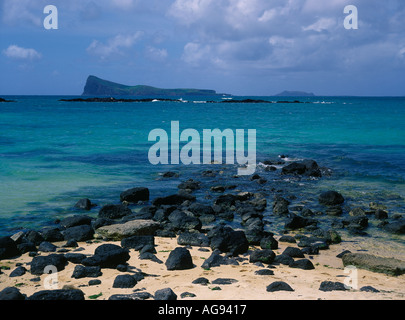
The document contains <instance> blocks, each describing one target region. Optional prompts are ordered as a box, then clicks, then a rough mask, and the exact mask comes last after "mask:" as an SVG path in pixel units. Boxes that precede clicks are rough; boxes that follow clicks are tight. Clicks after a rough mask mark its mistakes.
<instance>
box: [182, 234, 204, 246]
mask: <svg viewBox="0 0 405 320" xmlns="http://www.w3.org/2000/svg"><path fill="white" fill-rule="evenodd" d="M177 243H178V244H179V245H181V246H187V245H189V246H195V247H209V245H210V239H209V238H208V237H207V236H206V235H205V234H203V233H199V232H193V233H190V232H182V233H180V235H179V237H178V238H177Z"/></svg>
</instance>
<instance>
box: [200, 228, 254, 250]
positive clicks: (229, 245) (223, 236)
mask: <svg viewBox="0 0 405 320" xmlns="http://www.w3.org/2000/svg"><path fill="white" fill-rule="evenodd" d="M207 236H208V238H210V240H211V249H212V250H215V249H218V250H220V251H222V252H226V253H230V254H231V255H233V256H237V255H239V254H243V253H246V252H247V251H248V249H249V242H248V240H247V238H246V235H245V233H244V232H243V231H235V230H233V229H232V228H231V227H229V226H223V225H220V226H217V227H215V228H213V229H212V230H210V231H209V232H208V234H207Z"/></svg>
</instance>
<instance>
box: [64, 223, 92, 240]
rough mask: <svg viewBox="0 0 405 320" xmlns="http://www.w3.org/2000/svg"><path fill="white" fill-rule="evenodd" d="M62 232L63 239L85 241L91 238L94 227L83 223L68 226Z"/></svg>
mask: <svg viewBox="0 0 405 320" xmlns="http://www.w3.org/2000/svg"><path fill="white" fill-rule="evenodd" d="M62 234H63V237H64V239H65V240H75V241H87V240H91V239H93V236H94V229H93V228H92V227H91V226H89V225H87V224H83V225H80V226H76V227H71V228H68V229H66V230H64V231H63V232H62Z"/></svg>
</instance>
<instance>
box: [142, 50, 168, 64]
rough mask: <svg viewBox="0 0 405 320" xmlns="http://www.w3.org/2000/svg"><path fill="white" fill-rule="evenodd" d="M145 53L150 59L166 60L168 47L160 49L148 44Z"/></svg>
mask: <svg viewBox="0 0 405 320" xmlns="http://www.w3.org/2000/svg"><path fill="white" fill-rule="evenodd" d="M145 55H146V57H147V58H148V59H150V60H153V61H159V62H161V61H164V60H166V58H167V56H168V53H167V50H166V49H159V48H155V47H152V46H147V47H146V49H145Z"/></svg>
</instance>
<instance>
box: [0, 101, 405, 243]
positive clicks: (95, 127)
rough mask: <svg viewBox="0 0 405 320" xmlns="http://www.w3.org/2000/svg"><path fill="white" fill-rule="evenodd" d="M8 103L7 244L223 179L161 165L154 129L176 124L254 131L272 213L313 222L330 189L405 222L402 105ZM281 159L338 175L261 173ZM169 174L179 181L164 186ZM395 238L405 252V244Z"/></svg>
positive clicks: (3, 179)
mask: <svg viewBox="0 0 405 320" xmlns="http://www.w3.org/2000/svg"><path fill="white" fill-rule="evenodd" d="M3 98H5V99H10V100H14V101H15V102H10V103H0V186H1V187H0V189H1V192H0V204H1V206H0V236H4V235H11V234H13V233H15V232H17V231H19V230H22V229H38V228H41V227H43V226H44V225H51V224H53V223H54V221H55V220H56V219H62V218H63V217H66V216H68V215H71V214H75V213H77V211H76V210H75V209H74V208H73V206H74V204H75V203H76V202H77V201H78V200H79V199H81V198H89V199H91V200H92V201H93V202H95V203H97V205H98V207H101V206H102V205H104V204H107V203H118V202H119V195H120V193H121V192H122V191H124V190H126V189H128V188H132V187H135V186H146V187H149V188H150V189H151V198H152V199H153V198H155V197H158V196H162V195H168V194H170V193H171V192H176V190H177V184H178V183H179V181H184V180H186V179H188V178H190V177H191V178H192V177H194V175H195V172H198V171H202V170H206V169H207V167H209V168H211V167H212V168H217V167H221V165H208V166H207V165H189V166H186V165H152V164H151V163H150V162H149V160H148V150H149V149H150V148H151V146H152V145H153V144H154V142H151V141H148V135H149V133H150V132H151V131H152V130H154V129H157V128H160V129H163V130H166V131H167V132H170V125H171V122H172V121H178V122H179V126H180V131H182V130H184V129H188V128H192V129H195V130H197V131H198V132H203V130H204V129H216V128H218V129H220V130H225V129H231V130H237V129H244V130H245V131H246V132H247V130H248V129H255V130H256V149H257V163H258V164H259V165H258V167H257V170H256V173H258V174H259V175H262V174H267V176H266V179H268V182H267V183H266V184H265V185H263V186H261V188H262V190H264V191H267V192H269V199H268V203H269V205H268V209H267V210H269V211H271V201H272V198H271V195H272V193H271V190H273V192H274V189H282V190H283V191H284V192H286V193H289V194H294V197H293V198H294V199H295V200H294V201H293V204H292V205H293V206H294V205H302V204H305V205H307V206H312V208H313V209H314V210H316V209H317V207H316V206H317V201H316V199H317V196H318V195H319V193H320V192H322V191H326V190H331V189H332V190H336V191H339V192H341V193H342V194H343V195H344V197H345V199H346V205H347V206H352V207H363V208H365V209H367V208H368V207H369V203H370V202H378V203H382V204H384V205H385V206H386V207H387V211H388V213H389V215H390V216H392V215H394V214H404V213H405V200H404V199H405V130H404V123H405V98H401V97H305V98H303V97H297V98H294V97H292V98H291V97H289V98H285V97H282V98H280V97H233V99H235V100H242V99H248V98H251V99H264V100H268V101H278V100H288V101H294V100H299V101H301V102H305V103H271V104H268V103H206V101H208V100H214V101H217V102H221V101H223V100H222V99H221V97H217V96H216V97H208V98H207V97H183V98H184V100H186V101H183V102H174V101H156V102H134V103H89V102H66V101H59V100H60V99H62V98H67V99H71V98H74V97H65V96H64V97H62V96H7V97H3ZM280 155H284V156H285V157H286V159H287V160H288V161H294V160H300V159H313V160H315V161H316V162H317V163H318V164H319V166H321V167H325V168H329V169H330V171H331V174H330V175H328V176H324V177H322V178H320V179H296V178H294V177H286V176H281V175H280V173H279V171H280V170H278V171H276V172H272V173H267V172H266V173H264V172H265V171H264V170H263V169H264V166H262V165H261V163H262V162H263V161H265V160H274V159H279V156H280ZM169 170H174V171H179V172H181V173H182V174H181V175H180V177H179V178H178V179H171V180H162V178H161V174H162V173H163V172H165V171H169ZM231 171H232V172H231V173H232V174H236V169H235V170H233V169H232V170H231ZM270 174H271V175H270ZM246 179H248V177H245V180H246ZM225 183H226V179H225ZM241 188H243V187H241ZM207 201H208V200H207ZM347 210H349V209H347ZM347 210H346V211H347ZM97 212H98V210H97V208H96V209H94V210H92V211H91V212H86V214H88V215H93V216H97ZM269 215H270V213H269ZM375 229H376V230H378V228H375ZM389 237H391V238H392V239H394V240H395V241H398V243H401V245H403V244H404V243H405V242H404V238H403V237H401V236H391V235H390V236H389ZM402 248H404V247H402Z"/></svg>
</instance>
